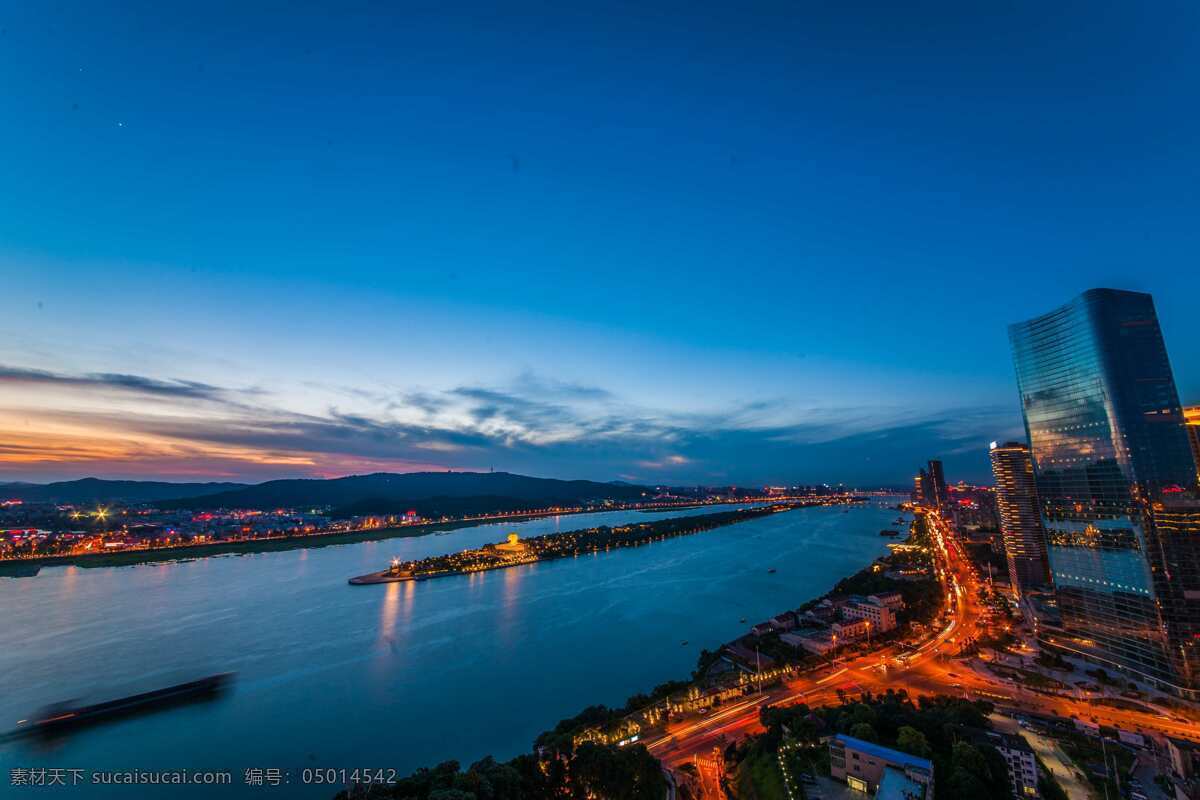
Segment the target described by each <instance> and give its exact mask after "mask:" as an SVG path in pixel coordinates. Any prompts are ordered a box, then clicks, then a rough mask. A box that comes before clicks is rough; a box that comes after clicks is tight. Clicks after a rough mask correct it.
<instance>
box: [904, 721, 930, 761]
mask: <svg viewBox="0 0 1200 800" xmlns="http://www.w3.org/2000/svg"><path fill="white" fill-rule="evenodd" d="M896 748H897V749H898V750H903V751H904V752H906V753H910V754H911V755H914V756H920V757H921V758H929V757H930V756H932V755H933V748H932V747H930V746H929V740H928V739H926V738H925V734H923V733H921V732H920V731H919V730H917V729H916V728H914V727H912V726H911V725H901V726H900V730H899V731H898V732H897V735H896Z"/></svg>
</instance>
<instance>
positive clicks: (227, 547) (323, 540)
mask: <svg viewBox="0 0 1200 800" xmlns="http://www.w3.org/2000/svg"><path fill="white" fill-rule="evenodd" d="M740 502H742V501H738V503H740ZM750 502H754V501H750ZM738 503H722V504H719V505H736V504H738ZM701 505H703V504H701ZM712 505H718V504H712ZM697 507H699V506H698V505H697V504H695V503H689V504H684V505H680V506H678V507H676V506H662V505H659V504H655V505H653V506H652V507H648V508H632V509H628V510H633V511H644V512H647V513H662V512H663V511H675V510H680V511H683V510H689V509H693V508H697ZM609 510H613V509H607V508H580V509H571V510H568V511H563V510H554V511H531V512H530V513H528V514H513V515H511V516H504V517H472V518H468V519H461V520H453V521H449V522H427V523H420V524H416V525H404V526H399V527H392V528H371V529H365V530H358V531H328V532H323V533H321V532H319V533H306V534H297V535H290V536H277V537H270V538H265V539H246V540H238V541H219V542H203V543H197V544H186V545H179V546H177V547H154V548H145V549H138V550H122V551H118V552H112V553H73V554H70V555H61V556H59V555H55V556H43V557H41V558H23V559H13V560H9V561H0V578H26V577H33V576H36V575H37V574H38V572H39V571H40V570H41V568H42V567H70V566H75V567H83V568H85V569H89V568H103V567H127V566H134V565H136V564H157V563H161V562H170V561H191V560H194V559H199V558H209V557H210V556H219V555H250V554H253V553H274V552H280V551H286V550H297V549H302V548H319V547H328V546H331V545H345V544H357V543H359V542H374V541H383V540H385V539H402V538H412V537H418V536H426V535H429V534H431V533H449V532H450V531H454V530H458V529H460V528H469V527H474V526H476V525H491V524H504V523H508V522H526V521H528V520H533V519H544V518H546V517H565V516H574V515H578V514H594V513H598V512H604V511H609ZM616 510H625V509H616Z"/></svg>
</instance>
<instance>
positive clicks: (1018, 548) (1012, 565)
mask: <svg viewBox="0 0 1200 800" xmlns="http://www.w3.org/2000/svg"><path fill="white" fill-rule="evenodd" d="M991 459H992V476H993V477H994V478H995V479H996V508H997V510H998V511H999V513H1000V535H1001V536H1002V537H1003V539H1004V550H1005V552H1006V554H1007V556H1008V579H1009V581H1010V582H1011V583H1012V587H1013V591H1015V592H1016V593H1017V594H1019V595H1023V594H1025V593H1026V592H1028V591H1030V590H1031V589H1042V588H1045V587H1046V586H1047V585H1048V584H1049V582H1050V573H1049V567H1048V565H1047V561H1046V535H1045V533H1044V532H1043V530H1042V518H1041V515H1040V513H1039V509H1038V499H1037V489H1036V488H1035V487H1034V482H1033V459H1032V458H1030V456H1029V448H1028V447H1026V446H1025V445H1023V444H1021V443H1019V442H1007V443H1005V444H1003V445H997V444H996V443H995V442H992V449H991Z"/></svg>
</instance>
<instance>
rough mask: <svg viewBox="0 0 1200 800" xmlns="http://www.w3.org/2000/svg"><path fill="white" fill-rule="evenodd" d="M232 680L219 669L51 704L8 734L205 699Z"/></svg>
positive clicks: (59, 729)
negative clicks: (108, 696)
mask: <svg viewBox="0 0 1200 800" xmlns="http://www.w3.org/2000/svg"><path fill="white" fill-rule="evenodd" d="M232 682H233V673H232V672H220V673H217V674H216V675H209V676H208V677H206V678H200V679H199V680H195V681H188V682H187V683H180V684H176V685H175V686H167V687H165V688H163V689H155V690H154V691H150V692H142V693H141V694H133V695H129V696H128V697H121V698H118V699H116V700H106V701H104V702H103V703H93V704H91V705H76V704H75V701H73V700H67V701H64V702H61V703H54V704H52V705H49V706H46V707H45V708H43V709H41V710H40V711H38V712H37V714H35V715H34V717H33V719H31V720H28V721H22V722H23V724H21V725H20V727H18V728H17V729H16V730H14V731H13V732H12V733H11V734H9V735H10V736H32V735H43V736H54V735H57V734H60V733H63V732H66V731H68V730H71V729H75V728H82V727H86V726H89V725H96V724H98V723H101V722H108V721H110V720H113V719H117V718H120V717H125V716H130V715H133V714H141V713H145V712H149V711H158V710H160V709H164V708H169V707H171V706H177V705H182V704H184V703H190V702H193V701H196V700H206V699H209V698H212V697H216V696H217V695H219V694H220V693H221V692H222V691H223V690H224V689H225V688H226V687H228V686H229V684H230V683H232Z"/></svg>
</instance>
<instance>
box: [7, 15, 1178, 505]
mask: <svg viewBox="0 0 1200 800" xmlns="http://www.w3.org/2000/svg"><path fill="white" fill-rule="evenodd" d="M866 10H867V11H869V13H870V15H871V17H873V18H874V20H875V21H876V22H877V23H879V24H874V25H869V26H868V25H862V24H861V20H862V19H863V15H862V14H860V13H858V12H857V11H852V10H849V9H845V10H841V9H829V8H823V9H818V8H810V9H807V10H806V11H805V13H803V14H796V13H794V10H793V9H790V8H784V7H774V6H770V5H764V6H761V7H758V8H756V9H755V10H754V11H753V12H746V11H744V10H737V11H734V10H731V9H703V10H701V11H697V10H696V9H694V8H692V9H690V10H689V9H686V8H683V7H680V8H675V9H659V10H657V11H655V12H653V13H652V12H650V11H648V10H642V11H639V10H637V9H625V10H624V13H622V14H620V15H589V14H587V13H585V12H581V11H573V10H570V9H557V10H555V11H554V12H548V11H547V10H546V9H538V10H537V11H536V12H534V11H531V10H528V9H526V10H522V9H517V8H514V9H511V10H510V13H509V14H508V15H505V16H504V17H496V16H494V15H489V14H486V13H484V11H483V10H482V9H478V10H477V14H476V15H475V16H473V17H472V16H471V15H469V14H468V15H466V16H467V18H468V20H467V22H466V23H465V24H464V22H463V15H461V14H454V15H452V14H450V13H448V12H447V13H446V14H439V13H433V12H431V13H427V14H416V15H403V14H399V13H394V12H389V11H387V10H365V11H361V12H360V13H357V14H325V13H322V12H319V11H317V10H313V9H293V10H291V11H290V12H289V14H288V15H286V17H287V20H286V24H284V23H282V22H281V20H280V19H279V18H278V16H277V15H274V14H270V13H267V12H260V13H258V14H253V13H250V12H247V13H246V15H245V16H243V17H242V18H241V21H242V24H241V26H240V27H239V29H238V30H236V31H235V30H230V29H229V28H228V27H227V26H226V25H224V24H223V23H222V17H221V14H220V12H219V11H216V10H214V11H204V10H201V11H198V12H197V13H196V14H195V16H194V18H193V19H191V20H190V22H189V24H188V25H187V26H185V27H175V26H173V25H172V24H171V23H170V22H169V21H166V20H163V19H159V18H156V17H153V16H150V15H144V14H141V13H138V12H137V11H136V10H133V9H129V8H121V9H114V10H113V13H112V14H110V15H108V16H106V17H105V18H104V19H102V20H92V19H86V20H85V19H84V16H83V15H78V16H77V17H74V18H72V17H71V16H70V15H69V14H66V13H65V12H64V13H57V14H56V13H55V12H54V11H52V10H49V9H44V8H35V7H30V8H27V9H21V10H19V11H17V12H14V13H13V14H12V15H11V16H10V17H8V18H7V19H6V20H5V23H4V26H3V27H4V34H3V35H4V42H5V48H4V49H3V50H2V51H0V64H2V65H3V66H4V68H5V70H6V73H7V74H10V75H12V76H13V84H14V89H13V91H12V92H10V93H9V94H8V96H7V97H6V99H5V101H4V102H5V103H6V105H5V107H4V108H5V110H6V111H8V112H10V114H9V115H10V116H11V117H12V118H14V119H21V120H22V124H21V125H18V126H10V127H9V128H8V129H6V130H5V131H4V132H3V133H0V146H3V147H4V148H5V151H6V153H8V154H9V156H10V158H9V159H8V162H9V167H8V169H9V173H8V177H9V179H10V184H11V185H12V186H14V187H17V190H16V191H13V192H10V193H8V194H7V195H6V196H5V197H4V198H0V211H2V212H3V213H0V271H2V272H3V273H4V276H5V293H6V299H7V301H8V302H7V303H6V305H5V314H4V316H3V318H2V319H0V441H2V442H3V443H4V444H3V446H0V480H36V481H45V480H55V479H64V478H75V477H82V476H87V475H98V476H101V477H115V478H152V477H158V478H168V479H177V480H179V479H182V480H196V479H218V480H221V479H229V480H265V479H269V478H275V477H294V476H322V475H344V474H351V473H363V472H371V471H376V470H401V471H403V470H412V469H423V468H430V469H446V468H454V469H478V470H487V469H489V468H492V467H494V468H496V469H502V470H507V471H512V472H520V473H527V474H535V475H547V476H560V477H580V478H590V479H597V480H613V479H621V480H629V481H640V482H647V483H707V484H720V483H729V482H738V483H747V484H762V483H768V482H779V481H810V482H811V481H818V480H830V481H845V482H847V483H852V484H870V485H879V484H891V485H900V484H903V483H904V482H905V481H906V480H907V479H908V477H909V476H906V475H905V474H904V473H903V471H902V470H900V469H898V468H897V465H899V464H909V463H915V462H916V461H918V460H922V459H925V458H929V457H937V458H940V459H941V460H943V461H944V462H945V464H946V468H947V472H948V473H950V474H954V475H957V476H961V477H965V478H967V479H969V480H976V481H984V480H987V478H988V475H989V468H988V462H987V452H986V451H987V443H988V442H990V441H993V440H1001V441H1005V440H1008V439H1010V438H1013V437H1015V436H1018V435H1019V433H1020V428H1021V425H1020V409H1019V408H1018V407H1017V406H1016V404H1015V403H1014V401H1013V392H1012V386H1013V377H1012V369H1011V361H1010V358H1009V356H1008V351H1007V341H1006V338H1005V333H1004V331H1005V326H1006V325H1008V324H1009V323H1010V322H1012V321H1013V320H1016V319H1023V318H1027V317H1028V316H1031V315H1032V314H1035V313H1037V312H1038V311H1040V309H1041V307H1042V306H1043V305H1044V298H1045V297H1049V296H1055V297H1059V296H1061V297H1069V296H1073V295H1075V294H1078V293H1079V292H1080V291H1082V290H1084V289H1086V288H1088V287H1091V286H1114V287H1116V288H1124V289H1133V290H1139V291H1147V292H1150V293H1151V294H1153V295H1155V297H1156V298H1158V301H1159V306H1160V317H1161V319H1162V324H1163V328H1164V334H1165V337H1166V339H1167V342H1168V345H1169V353H1170V357H1171V359H1172V364H1173V366H1174V368H1175V372H1176V374H1177V376H1178V380H1179V384H1180V393H1181V395H1182V398H1183V400H1184V402H1185V403H1186V402H1195V401H1196V400H1197V399H1200V345H1196V344H1195V342H1196V337H1195V336H1193V335H1192V331H1191V330H1190V327H1189V325H1188V322H1189V320H1190V315H1189V312H1190V297H1191V291H1190V290H1191V287H1190V280H1189V276H1190V266H1191V260H1192V253H1194V252H1195V247H1196V244H1197V239H1196V234H1195V231H1194V225H1193V223H1192V219H1191V216H1192V215H1191V213H1190V209H1191V208H1192V207H1193V205H1194V203H1193V197H1192V195H1193V189H1192V186H1193V181H1192V180H1191V178H1190V175H1191V174H1192V173H1194V171H1195V169H1196V168H1198V167H1200V160H1198V159H1200V156H1197V154H1196V153H1195V152H1194V148H1191V147H1190V142H1191V141H1193V140H1194V138H1195V135H1196V134H1198V133H1200V118H1197V116H1196V115H1194V114H1190V113H1180V109H1186V108H1191V107H1194V103H1192V102H1191V101H1192V100H1193V99H1194V89H1195V87H1194V75H1195V74H1198V73H1197V70H1195V69H1194V67H1195V66H1196V63H1195V60H1196V59H1197V58H1200V56H1197V55H1196V51H1195V50H1194V49H1191V48H1187V47H1171V46H1170V44H1171V43H1172V42H1173V41H1174V39H1173V37H1176V36H1182V35H1183V34H1182V33H1181V32H1182V31H1185V30H1187V29H1188V28H1189V25H1190V24H1191V23H1193V22H1194V21H1195V19H1194V17H1195V15H1196V13H1197V12H1196V10H1195V9H1165V8H1155V9H1129V10H1126V11H1125V12H1123V13H1121V14H1118V13H1115V12H1114V13H1111V14H1096V13H1090V12H1085V11H1084V10H1083V9H1078V8H1077V9H1071V8H1067V7H1062V8H1059V9H1056V10H1055V11H1054V12H1053V13H1049V12H1047V11H1046V10H1045V9H1044V8H1036V7H1034V6H1029V7H1024V8H1022V7H1017V8H1014V9H1012V10H1011V13H1009V14H1007V15H1004V16H1003V17H996V18H981V16H980V15H978V14H976V13H974V12H972V11H971V10H969V9H963V8H961V7H957V6H954V5H952V4H947V5H945V6H944V7H942V8H939V9H937V10H936V11H933V10H930V11H929V13H925V14H921V15H908V14H907V13H906V12H903V11H901V10H899V9H895V8H892V7H890V6H888V5H886V4H881V5H880V6H879V7H874V8H868V9H866ZM452 17H453V18H452ZM530 29H535V30H537V31H539V32H540V33H541V34H542V35H538V36H536V37H535V38H536V41H535V42H531V43H530V44H529V46H528V47H519V46H516V43H518V42H520V41H522V35H523V33H524V32H527V31H529V30H530ZM126 31H132V32H136V33H137V34H138V35H139V41H140V42H141V44H140V46H139V48H137V49H134V50H130V49H129V48H125V47H116V46H114V45H113V42H116V41H120V36H121V35H122V34H123V32H126ZM266 32H270V35H266ZM549 33H552V34H553V35H546V34H549ZM1068 33H1069V36H1067V34H1068ZM1064 37H1065V39H1066V41H1067V42H1068V44H1066V45H1064V44H1063V41H1064ZM331 42H337V43H338V45H337V46H334V45H332V44H331ZM1014 52H1020V53H1021V54H1022V56H1023V57H1022V58H1019V59H1014V58H1013V53H1014ZM947 63H955V64H956V65H957V67H958V68H956V69H946V68H945V65H946V64H947ZM150 76H153V79H150ZM347 85H352V86H354V89H353V91H349V90H347V88H346V87H347ZM548 109H553V111H550V110H548ZM634 118H636V119H638V120H639V124H638V125H637V126H632V127H631V126H629V125H628V124H626V122H625V121H627V120H629V119H634ZM1131 187H1132V189H1133V190H1131ZM1099 220H1103V224H1102V225H1101V224H1097V222H1098V221H1099ZM1150 262H1152V263H1153V266H1154V268H1153V269H1149V268H1148V263H1150ZM1035 285H1036V286H1037V287H1038V291H1037V292H1032V291H1030V290H1029V287H1030V286H1035ZM951 331H953V332H954V335H949V332H951Z"/></svg>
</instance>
